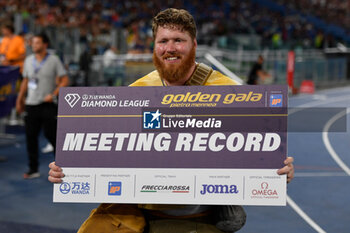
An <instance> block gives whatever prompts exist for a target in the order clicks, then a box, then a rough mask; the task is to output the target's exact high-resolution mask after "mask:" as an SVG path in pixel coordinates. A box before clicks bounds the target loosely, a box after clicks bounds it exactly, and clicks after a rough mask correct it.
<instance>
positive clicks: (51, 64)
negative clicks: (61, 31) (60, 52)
mask: <svg viewBox="0 0 350 233" xmlns="http://www.w3.org/2000/svg"><path fill="white" fill-rule="evenodd" d="M48 44H49V39H48V37H47V36H46V35H45V34H38V35H35V36H34V37H33V40H32V50H33V53H34V54H32V55H30V56H28V57H27V58H26V59H25V62H24V68H23V81H22V84H21V87H20V92H19V94H18V97H17V101H16V109H17V112H18V113H22V112H24V111H25V113H26V115H25V119H24V120H25V131H26V142H27V152H28V158H29V170H28V172H26V173H24V175H23V178H25V179H31V178H36V177H39V176H40V173H39V172H38V171H39V170H38V169H39V159H38V158H39V153H38V150H39V145H38V144H39V141H38V137H39V133H40V130H41V128H42V127H43V129H44V135H45V137H46V138H47V139H48V140H49V142H50V143H51V144H52V145H53V146H54V147H55V145H56V126H57V96H58V92H59V88H60V87H64V86H67V85H68V76H67V73H66V70H65V69H64V67H63V64H62V63H61V61H60V60H59V58H58V57H57V56H56V55H53V54H49V53H48V52H47V47H48Z"/></svg>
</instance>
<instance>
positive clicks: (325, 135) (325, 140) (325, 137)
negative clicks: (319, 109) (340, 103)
mask: <svg viewBox="0 0 350 233" xmlns="http://www.w3.org/2000/svg"><path fill="white" fill-rule="evenodd" d="M346 114H349V108H348V109H347V111H343V112H340V113H338V114H336V115H334V116H333V117H332V118H331V119H330V120H329V121H328V122H327V123H326V125H325V126H324V128H323V132H322V140H323V143H324V145H325V146H326V149H327V150H328V152H329V154H330V155H331V156H332V158H333V160H334V161H335V162H336V163H337V164H338V165H339V167H341V168H342V169H343V170H344V171H345V172H346V174H348V175H349V176H350V168H349V167H348V166H347V165H346V164H345V163H344V162H343V160H341V159H340V157H339V156H338V155H337V153H336V152H335V151H334V149H333V147H332V145H331V143H330V142H329V138H328V130H329V128H330V127H331V126H332V125H333V124H334V122H336V121H337V120H339V119H340V118H341V117H343V116H346Z"/></svg>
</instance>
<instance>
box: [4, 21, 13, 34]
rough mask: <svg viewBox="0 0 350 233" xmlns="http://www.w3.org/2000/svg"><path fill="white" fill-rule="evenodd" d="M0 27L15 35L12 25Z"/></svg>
mask: <svg viewBox="0 0 350 233" xmlns="http://www.w3.org/2000/svg"><path fill="white" fill-rule="evenodd" d="M2 27H3V28H6V29H7V30H9V31H10V32H11V33H15V28H14V27H13V25H12V24H9V23H7V24H4V25H3V26H2Z"/></svg>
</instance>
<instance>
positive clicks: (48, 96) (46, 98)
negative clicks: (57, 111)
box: [44, 94, 53, 103]
mask: <svg viewBox="0 0 350 233" xmlns="http://www.w3.org/2000/svg"><path fill="white" fill-rule="evenodd" d="M44 102H46V103H52V102H53V96H52V94H48V95H47V96H45V98H44Z"/></svg>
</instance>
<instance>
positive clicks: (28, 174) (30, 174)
mask: <svg viewBox="0 0 350 233" xmlns="http://www.w3.org/2000/svg"><path fill="white" fill-rule="evenodd" d="M38 177H40V173H39V172H32V171H29V172H26V173H24V174H23V178H24V179H35V178H38Z"/></svg>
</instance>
